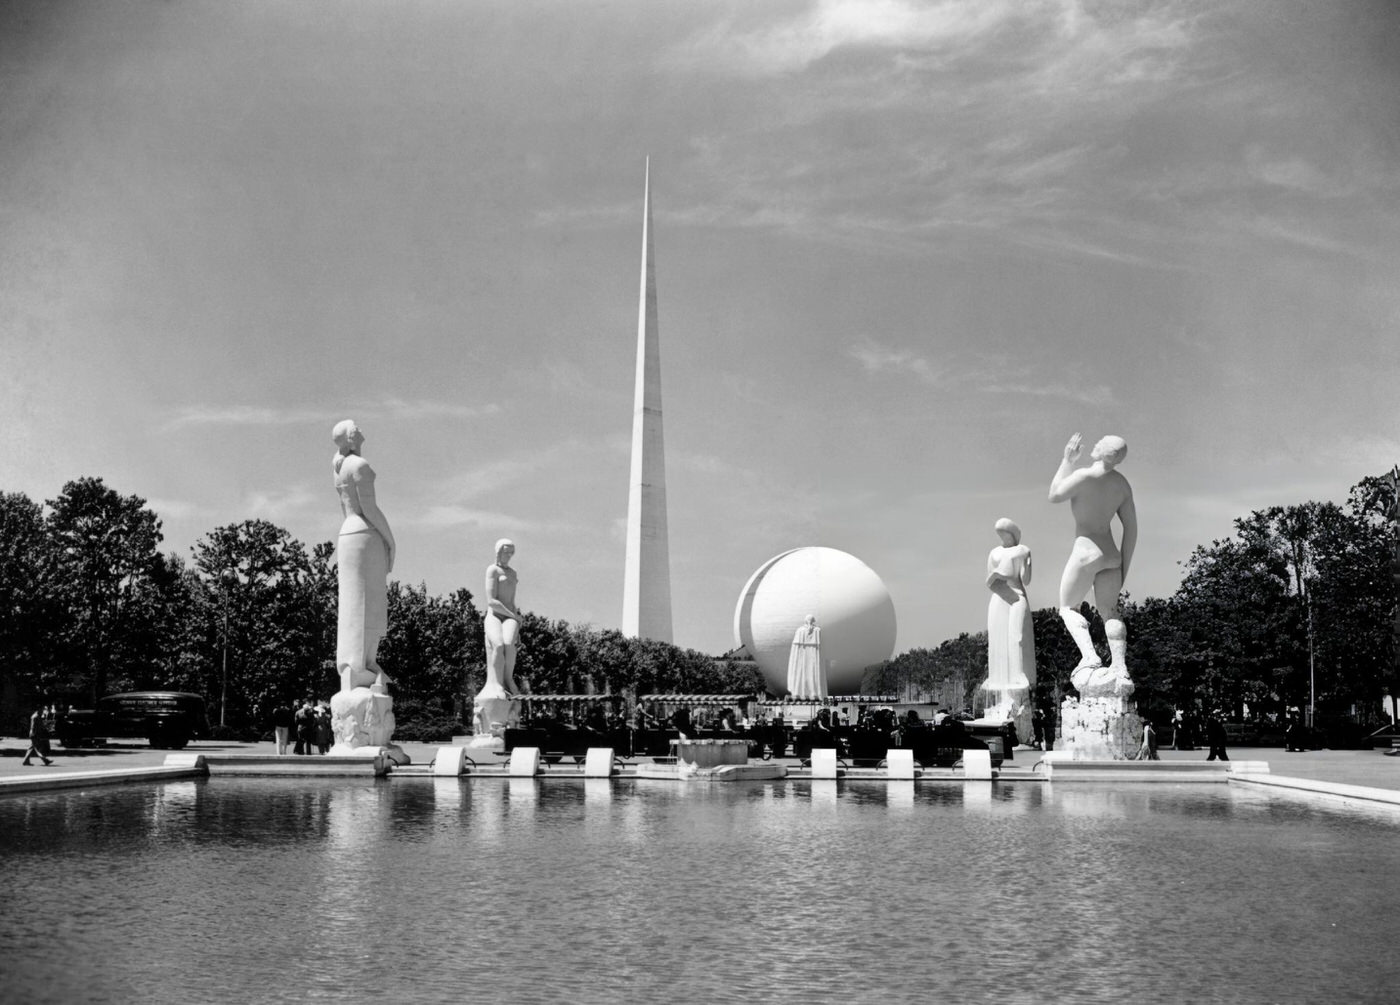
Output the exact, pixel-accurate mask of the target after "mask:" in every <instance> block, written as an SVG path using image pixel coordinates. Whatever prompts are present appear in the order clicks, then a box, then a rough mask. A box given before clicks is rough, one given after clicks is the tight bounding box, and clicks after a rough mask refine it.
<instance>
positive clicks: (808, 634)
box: [787, 614, 826, 698]
mask: <svg viewBox="0 0 1400 1005" xmlns="http://www.w3.org/2000/svg"><path fill="white" fill-rule="evenodd" d="M787 686H788V694H789V695H791V696H792V697H794V698H825V697H826V670H825V668H823V666H822V630H821V629H820V628H818V627H817V618H816V615H814V614H809V615H807V617H806V618H804V619H803V621H802V627H800V628H798V629H797V634H796V635H794V636H793V637H792V652H791V653H790V654H789V655H788V676H787Z"/></svg>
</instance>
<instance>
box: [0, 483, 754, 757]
mask: <svg viewBox="0 0 1400 1005" xmlns="http://www.w3.org/2000/svg"><path fill="white" fill-rule="evenodd" d="M162 540H163V535H162V533H161V522H160V518H159V517H158V516H156V514H155V513H154V512H153V511H152V510H151V509H150V508H149V507H148V506H147V505H146V501H145V500H144V499H142V498H141V497H139V496H135V495H122V494H121V493H119V492H117V491H115V490H114V489H112V488H110V487H108V486H107V485H106V484H105V483H104V482H103V481H102V479H101V478H93V477H87V478H79V479H77V480H76V481H71V482H69V483H68V484H66V485H64V486H63V490H62V491H61V492H60V493H59V494H58V496H57V497H56V498H54V499H50V500H47V501H45V502H44V503H42V504H40V503H37V502H35V501H33V500H32V499H30V498H29V497H28V496H26V495H25V494H23V493H13V492H0V715H3V721H0V728H3V730H4V731H5V732H8V733H11V734H14V733H17V732H18V731H19V730H21V729H22V728H24V727H23V722H24V719H25V717H26V716H27V714H28V708H29V707H30V706H31V705H33V704H36V703H42V704H51V703H52V704H70V705H80V704H81V705H87V704H89V703H91V702H93V701H95V700H96V699H97V698H98V697H101V696H102V695H104V694H111V693H115V692H119V691H128V690H149V689H157V688H159V689H170V690H179V691H192V692H195V693H198V694H202V695H204V696H205V698H206V700H207V702H208V707H209V712H210V719H211V721H212V723H213V724H215V726H216V728H217V727H218V726H222V727H223V731H226V732H227V733H228V734H229V735H240V734H247V733H250V732H251V733H258V732H261V731H262V730H263V729H264V728H265V726H266V723H267V719H268V716H269V715H270V713H271V710H272V709H273V708H274V707H275V706H276V705H278V704H281V703H287V702H292V701H298V700H304V699H306V698H308V697H314V698H317V699H324V698H327V697H329V696H330V695H331V694H332V693H333V692H334V691H335V690H336V689H337V688H338V687H339V680H338V677H337V675H336V672H335V663H334V656H335V632H336V604H337V590H338V586H337V580H336V568H335V561H334V546H333V544H331V543H330V542H323V543H319V544H315V545H313V546H312V547H310V548H308V547H307V546H306V545H304V544H303V543H302V542H301V541H298V540H296V539H295V538H294V537H292V536H291V534H290V533H288V532H287V531H286V530H284V529H283V528H281V527H278V526H276V525H275V524H273V523H270V522H269V521H267V520H245V521H243V522H242V523H237V524H229V525H227V526H223V527H216V528H215V529H213V530H211V531H209V532H208V533H207V534H205V535H204V536H203V537H201V538H200V539H199V540H198V541H197V542H196V543H195V544H194V546H193V547H192V548H191V550H190V555H189V557H188V558H186V557H185V556H182V555H179V554H176V553H162V551H161V550H160V545H161V542H162ZM388 601H389V631H388V634H387V635H386V636H385V638H384V639H383V641H382V642H381V644H380V648H379V660H380V664H381V666H383V668H384V670H385V672H386V673H387V674H388V676H389V678H390V679H391V681H392V682H393V683H392V688H391V689H392V692H393V694H394V696H395V712H396V717H397V719H398V721H399V733H398V734H397V735H400V736H402V737H403V738H404V739H413V738H414V734H415V733H417V732H422V733H431V734H436V735H442V734H443V733H444V732H446V731H450V730H451V729H453V728H460V726H461V725H462V724H463V723H464V722H465V721H466V720H469V719H470V698H471V696H472V695H474V694H475V692H476V690H477V689H478V688H479V687H480V686H481V685H482V684H483V683H484V681H485V651H484V644H483V639H482V623H481V612H480V610H479V609H478V608H477V606H476V604H475V603H474V602H473V599H472V594H471V593H470V592H469V591H467V590H465V589H458V590H455V591H453V592H452V593H450V594H448V595H446V596H431V595H429V593H428V591H427V589H426V587H425V586H423V585H421V584H420V585H418V586H413V585H409V584H405V583H401V582H398V581H393V582H391V583H390V584H389V596H388ZM522 613H523V614H524V623H523V624H522V626H521V628H522V630H523V639H524V644H523V646H522V648H521V650H520V654H519V658H518V661H517V664H516V670H515V676H516V680H517V681H518V682H520V683H521V684H522V686H525V685H527V684H528V686H529V688H530V689H531V690H532V691H533V692H535V693H537V694H539V693H568V694H578V693H584V692H589V693H606V692H613V693H616V691H617V690H620V689H624V688H626V689H630V690H632V691H634V692H637V693H647V692H654V691H657V692H659V691H678V692H686V693H699V692H709V693H714V692H719V693H729V692H734V693H740V692H754V691H756V690H759V689H760V688H761V687H762V678H761V676H760V675H759V674H758V673H757V672H756V670H755V669H754V668H753V667H752V666H750V665H746V664H741V663H736V662H733V661H723V660H716V659H714V658H713V657H710V656H707V655H706V654H704V653H700V652H697V651H695V650H689V649H682V648H679V647H676V646H672V645H668V644H666V643H661V642H654V641H650V640H639V639H632V638H626V637H624V636H623V635H622V633H621V632H618V631H615V630H598V629H595V628H593V627H591V626H588V625H577V626H576V625H570V624H569V623H567V622H565V621H559V620H550V619H547V618H542V617H539V616H538V615H535V614H533V613H529V612H522Z"/></svg>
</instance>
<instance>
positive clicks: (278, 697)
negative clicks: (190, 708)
mask: <svg viewBox="0 0 1400 1005" xmlns="http://www.w3.org/2000/svg"><path fill="white" fill-rule="evenodd" d="M193 552H194V565H195V569H196V570H197V571H198V573H199V576H200V583H201V591H200V603H199V605H198V606H199V609H200V614H201V618H202V620H203V624H204V638H205V651H206V653H207V654H208V663H207V665H208V667H209V671H208V675H207V677H206V680H207V687H206V688H205V690H206V692H207V693H209V694H211V695H218V696H219V697H218V701H217V704H218V706H219V715H218V719H219V722H220V723H221V724H228V725H234V724H247V723H249V722H252V721H254V720H255V719H260V718H264V717H266V715H267V714H269V713H270V711H271V709H272V708H273V707H274V706H275V705H277V704H280V703H283V702H287V701H291V700H293V699H295V698H297V697H299V696H302V695H314V694H323V693H325V692H326V690H327V688H326V685H327V681H326V674H325V673H324V670H323V663H324V662H325V660H326V658H327V656H328V655H329V653H328V651H327V650H326V649H324V648H323V645H324V640H325V637H326V631H325V622H326V620H327V617H328V612H327V611H326V610H325V609H324V607H323V605H322V601H323V600H324V591H321V590H318V589H317V584H316V582H315V580H314V577H313V575H312V568H311V562H310V559H309V557H308V555H307V553H306V548H305V546H303V545H302V543H301V542H300V541H297V540H296V539H295V538H293V537H292V536H291V535H290V534H289V533H288V532H287V531H285V530H283V529H282V528H281V527H278V526H276V525H275V524H272V523H269V522H268V521H266V520H245V521H243V522H242V523H238V524H229V525H227V526H224V527H218V528H215V529H214V530H212V531H210V532H209V533H208V534H206V535H205V536H204V537H202V538H200V540H199V541H198V542H196V543H195V545H194V548H193ZM330 617H331V618H332V619H333V613H332V614H331V615H330ZM225 659H226V660H227V665H226V667H227V668H226V669H225Z"/></svg>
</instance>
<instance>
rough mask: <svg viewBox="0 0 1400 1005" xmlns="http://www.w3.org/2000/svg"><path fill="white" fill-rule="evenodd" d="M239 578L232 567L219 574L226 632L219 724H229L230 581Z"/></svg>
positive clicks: (224, 633) (224, 637)
mask: <svg viewBox="0 0 1400 1005" xmlns="http://www.w3.org/2000/svg"><path fill="white" fill-rule="evenodd" d="M237 578H238V574H237V573H235V572H234V571H233V570H232V569H225V570H224V571H223V572H222V573H220V575H219V582H220V585H221V586H222V590H221V592H222V593H223V601H224V632H223V683H222V685H220V688H219V725H220V726H224V725H227V724H228V723H227V719H228V588H229V583H230V582H232V581H233V580H236V579H237Z"/></svg>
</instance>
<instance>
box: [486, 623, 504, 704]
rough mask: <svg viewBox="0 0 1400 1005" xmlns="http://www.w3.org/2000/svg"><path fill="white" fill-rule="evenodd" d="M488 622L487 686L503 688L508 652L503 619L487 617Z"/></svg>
mask: <svg viewBox="0 0 1400 1005" xmlns="http://www.w3.org/2000/svg"><path fill="white" fill-rule="evenodd" d="M485 622H486V686H487V687H490V686H491V685H492V684H495V685H496V686H497V687H503V686H504V685H503V683H502V679H503V676H504V674H505V666H506V652H505V639H504V638H502V634H501V619H500V618H498V617H495V616H494V615H487V617H486V618H485Z"/></svg>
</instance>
